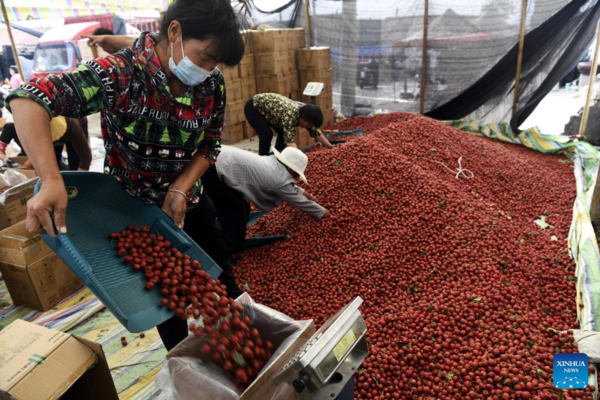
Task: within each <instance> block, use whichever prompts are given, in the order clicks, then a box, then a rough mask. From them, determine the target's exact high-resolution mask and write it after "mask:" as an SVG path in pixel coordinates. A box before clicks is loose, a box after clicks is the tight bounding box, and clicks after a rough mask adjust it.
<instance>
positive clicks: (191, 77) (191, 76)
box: [169, 35, 211, 86]
mask: <svg viewBox="0 0 600 400" xmlns="http://www.w3.org/2000/svg"><path fill="white" fill-rule="evenodd" d="M179 39H180V41H181V55H182V56H183V59H182V60H181V61H180V62H179V64H177V65H175V60H173V42H171V57H169V68H170V69H171V72H173V74H174V75H175V76H176V77H177V79H179V80H180V81H181V82H183V83H184V84H186V85H188V86H197V85H199V84H201V83H202V82H204V81H205V80H206V79H208V77H210V75H211V73H210V71H207V70H205V69H204V68H202V67H199V66H198V65H196V64H194V63H193V62H192V60H190V59H189V58H188V57H187V56H186V55H185V53H184V52H183V37H182V36H181V35H179Z"/></svg>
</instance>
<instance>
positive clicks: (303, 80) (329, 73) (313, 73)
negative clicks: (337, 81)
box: [300, 69, 333, 92]
mask: <svg viewBox="0 0 600 400" xmlns="http://www.w3.org/2000/svg"><path fill="white" fill-rule="evenodd" d="M309 82H321V83H324V84H325V91H329V92H331V91H332V90H333V70H332V69H323V70H310V69H302V70H300V85H301V86H302V89H304V88H305V87H306V85H308V83H309Z"/></svg>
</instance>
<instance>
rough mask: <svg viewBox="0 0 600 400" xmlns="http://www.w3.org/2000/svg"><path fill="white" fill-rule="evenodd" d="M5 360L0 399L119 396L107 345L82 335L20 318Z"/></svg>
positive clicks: (0, 344)
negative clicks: (104, 348) (106, 349)
mask: <svg viewBox="0 0 600 400" xmlns="http://www.w3.org/2000/svg"><path fill="white" fill-rule="evenodd" d="M313 330H314V329H313ZM0 360H2V362H1V363H0V399H19V400H51V399H59V398H60V399H62V400H74V399H90V400H118V398H119V396H118V394H117V390H116V388H115V383H114V381H113V379H112V376H111V375H110V369H109V367H108V363H107V362H106V355H105V354H104V351H103V350H102V346H100V345H99V344H97V343H94V342H91V341H89V340H86V339H84V338H81V337H77V336H72V335H69V334H67V333H64V332H59V331H55V330H52V329H48V328H45V327H43V326H40V325H36V324H33V323H30V322H26V321H23V320H20V319H18V320H16V321H14V322H13V323H11V324H10V325H8V326H7V327H5V328H4V329H2V331H1V332H0Z"/></svg>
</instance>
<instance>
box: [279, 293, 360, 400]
mask: <svg viewBox="0 0 600 400" xmlns="http://www.w3.org/2000/svg"><path fill="white" fill-rule="evenodd" d="M362 303H363V299H361V298H360V297H357V298H355V299H354V300H353V301H352V302H350V303H349V304H347V305H346V306H344V308H342V309H341V310H340V311H338V312H337V313H336V314H335V315H334V316H333V317H331V318H330V319H329V320H328V321H327V322H326V323H325V324H324V325H323V326H321V328H320V329H319V330H318V331H317V332H316V333H315V334H314V335H313V337H312V338H311V339H310V340H309V341H307V342H306V344H305V345H304V346H303V347H302V348H301V349H300V350H299V351H298V352H297V353H296V355H294V356H293V357H292V358H291V359H290V361H289V362H288V363H287V364H285V365H284V366H283V368H282V370H281V372H280V373H279V375H277V376H276V377H275V379H273V383H274V384H275V385H279V384H281V383H284V382H286V383H287V384H289V385H291V386H292V387H293V388H294V392H295V399H297V400H310V399H313V400H316V399H329V400H331V399H335V398H336V397H337V396H338V395H339V394H340V392H342V390H343V389H344V387H345V386H346V384H347V383H348V382H349V380H351V379H354V373H355V372H356V369H357V368H358V367H359V366H360V364H361V363H362V362H363V360H364V359H365V357H366V356H367V352H368V348H367V341H366V332H367V326H366V324H365V320H364V319H363V317H362V315H361V313H360V311H359V310H358V309H359V307H360V305H361V304H362Z"/></svg>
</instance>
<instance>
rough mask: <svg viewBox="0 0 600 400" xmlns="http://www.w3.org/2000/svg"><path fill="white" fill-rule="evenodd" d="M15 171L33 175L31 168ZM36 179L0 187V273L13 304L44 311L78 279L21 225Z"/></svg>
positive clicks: (67, 294) (77, 285) (25, 215)
mask: <svg viewBox="0 0 600 400" xmlns="http://www.w3.org/2000/svg"><path fill="white" fill-rule="evenodd" d="M17 171H18V172H24V171H25V172H31V173H32V175H33V176H35V172H34V171H33V170H20V169H17ZM2 173H7V172H2ZM36 182H37V180H29V181H27V182H24V183H21V184H18V185H14V186H12V187H8V188H1V187H0V192H3V193H2V196H0V197H1V202H0V273H1V274H2V278H3V279H4V281H5V282H6V286H7V288H8V292H9V293H10V296H11V298H12V301H13V303H14V304H15V305H25V306H27V307H30V308H33V309H36V310H40V311H47V310H49V309H51V308H52V307H54V306H55V305H56V304H57V303H58V302H59V301H61V300H63V299H64V298H65V297H67V296H69V295H70V294H71V293H73V292H74V291H75V290H77V289H78V288H80V287H81V285H82V283H81V281H80V280H79V279H78V278H77V277H76V276H75V274H73V272H71V270H70V269H69V268H68V267H67V266H66V265H65V264H64V263H63V262H62V261H61V260H60V259H59V258H58V256H57V255H56V254H55V253H54V252H53V251H52V250H51V249H50V248H49V247H48V246H47V245H46V243H44V242H43V241H42V238H41V236H40V235H37V234H32V233H30V232H29V231H28V230H27V228H26V227H25V218H27V201H28V200H29V199H31V198H32V197H33V189H34V186H35V184H36ZM0 358H1V357H0Z"/></svg>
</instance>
